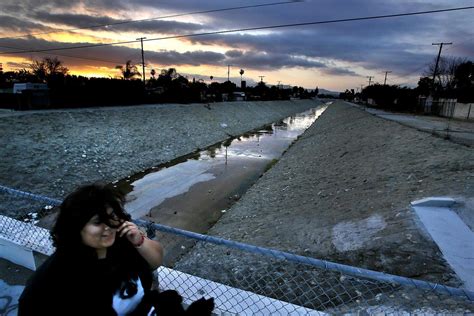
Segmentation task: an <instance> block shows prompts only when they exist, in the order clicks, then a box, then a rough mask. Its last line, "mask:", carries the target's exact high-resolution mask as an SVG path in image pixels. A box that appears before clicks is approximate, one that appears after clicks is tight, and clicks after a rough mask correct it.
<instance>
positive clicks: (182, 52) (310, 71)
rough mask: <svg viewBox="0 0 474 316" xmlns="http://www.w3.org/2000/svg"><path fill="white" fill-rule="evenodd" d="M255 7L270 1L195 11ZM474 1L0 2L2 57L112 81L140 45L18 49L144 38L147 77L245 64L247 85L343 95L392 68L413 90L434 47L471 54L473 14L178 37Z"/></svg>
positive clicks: (7, 62) (12, 65) (18, 64)
mask: <svg viewBox="0 0 474 316" xmlns="http://www.w3.org/2000/svg"><path fill="white" fill-rule="evenodd" d="M260 4H271V5H268V6H260V7H253V8H241V9H236V10H225V11H222V10H221V11H215V12H207V13H202V11H214V10H219V9H226V8H233V7H240V6H255V5H260ZM473 5H474V1H473V0H431V1H422V0H418V1H407V0H385V1H380V0H348V1H334V0H305V1H288V2H285V1H278V0H277V1H275V2H273V1H272V0H267V1H255V0H254V1H251V0H239V1H219V0H188V1H184V0H164V1H155V0H135V1H130V0H97V1H92V0H76V1H68V0H2V1H1V3H0V52H1V54H0V63H2V64H3V68H4V70H12V69H19V68H27V67H28V64H29V63H31V61H32V60H34V59H39V58H42V57H45V56H57V57H59V58H60V59H61V60H62V61H63V62H64V64H65V65H66V66H67V67H68V68H69V69H70V72H71V73H72V74H81V75H87V76H106V77H109V76H110V77H115V76H116V75H118V70H117V69H115V66H116V65H118V64H124V63H125V61H126V60H132V61H133V62H134V63H137V64H138V63H140V62H141V50H140V43H139V42H138V41H137V42H132V43H128V44H117V45H108V46H101V47H89V48H80V49H68V50H54V51H49V52H48V51H45V52H41V53H38V52H27V53H18V51H22V50H23V51H24V50H26V51H31V50H47V49H52V48H72V47H75V46H83V45H90V44H96V43H116V42H129V41H134V40H136V39H137V38H139V37H146V38H147V39H148V41H147V40H146V41H144V49H145V61H146V65H147V70H146V73H147V76H148V74H149V71H150V70H151V69H155V70H157V72H159V71H160V70H161V69H164V68H169V67H174V68H176V69H177V70H178V72H179V73H181V74H183V75H186V76H188V78H189V79H192V78H196V79H198V78H202V79H204V80H205V81H209V76H211V75H212V76H213V77H214V80H218V81H225V80H227V71H228V69H230V78H231V80H232V81H234V82H236V83H239V82H240V75H239V70H240V69H244V70H245V73H244V75H243V79H244V80H247V82H248V83H249V84H252V83H254V82H256V81H259V80H260V77H259V76H265V77H264V78H263V80H264V81H265V82H267V83H268V84H278V83H279V82H280V84H283V85H298V86H303V87H306V88H314V87H316V86H319V87H320V88H325V89H329V90H333V91H341V90H344V89H347V88H353V89H355V88H357V87H359V88H360V86H361V85H367V83H368V81H367V80H368V79H367V76H373V78H372V79H371V80H372V82H379V83H383V81H384V76H385V71H391V73H389V74H388V77H387V83H389V84H400V85H409V86H414V85H416V82H417V81H418V78H419V77H420V75H422V74H423V72H424V71H426V70H427V65H428V64H429V63H430V62H433V60H434V59H435V58H436V55H437V53H438V49H439V47H438V46H434V45H432V43H437V42H452V43H453V45H449V46H445V47H443V55H444V56H454V57H461V58H467V59H471V60H472V59H474V19H473V18H472V16H474V10H472V9H470V10H463V11H452V12H443V13H434V14H427V15H415V16H405V17H395V18H386V19H376V20H362V21H351V22H341V23H329V24H315V25H306V26H296V27H281V28H270V29H261V30H253V31H237V32H228V33H218V34H212V35H203V36H191V37H177V36H181V35H189V34H197V33H209V32H218V31H227V30H239V29H245V28H257V27H264V26H275V25H285V24H295V23H306V22H318V21H328V20H338V19H351V18H359V17H368V16H377V15H391V14H399V13H408V12H417V11H429V10H439V9H448V8H456V7H468V6H473ZM196 12H201V13H196ZM187 13H193V14H187ZM131 20H135V22H132V23H130V21H131ZM136 20H142V21H140V22H138V21H136ZM143 20H144V21H143ZM104 25H107V26H104ZM94 26H95V27H94ZM99 26H101V27H99ZM25 35H26V36H25ZM170 37H171V38H170ZM173 37H175V38H173ZM228 65H231V66H230V67H228Z"/></svg>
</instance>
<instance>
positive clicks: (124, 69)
mask: <svg viewBox="0 0 474 316" xmlns="http://www.w3.org/2000/svg"><path fill="white" fill-rule="evenodd" d="M115 69H120V72H121V73H122V78H123V79H125V80H130V79H133V78H134V77H137V76H141V74H140V72H138V68H137V66H135V65H132V61H131V60H127V62H126V63H125V66H123V65H117V66H115Z"/></svg>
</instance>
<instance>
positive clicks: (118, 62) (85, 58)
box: [0, 45, 128, 65]
mask: <svg viewBox="0 0 474 316" xmlns="http://www.w3.org/2000/svg"><path fill="white" fill-rule="evenodd" d="M0 47H2V48H13V49H19V48H18V47H12V46H5V45H0ZM38 53H39V54H47V53H43V52H38ZM48 55H54V56H62V57H69V58H76V59H83V60H89V61H100V62H105V63H110V64H115V65H116V64H122V63H123V61H112V60H105V59H100V58H90V57H79V56H72V55H66V54H58V53H54V54H48ZM127 58H128V57H127Z"/></svg>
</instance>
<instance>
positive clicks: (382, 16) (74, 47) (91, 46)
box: [0, 6, 474, 54]
mask: <svg viewBox="0 0 474 316" xmlns="http://www.w3.org/2000/svg"><path fill="white" fill-rule="evenodd" d="M469 9H474V6H471V7H459V8H450V9H440V10H430V11H417V12H407V13H398V14H387V15H376V16H367V17H358V18H349V19H336V20H326V21H315V22H304V23H292V24H278V25H270V26H258V27H248V28H241V29H232V30H223V31H212V32H204V33H193V34H184V35H173V36H166V37H157V38H150V39H146V40H144V41H146V42H151V41H159V40H167V39H175V38H185V37H197V36H204V35H217V34H226V33H235V32H245V31H256V30H265V29H275V28H285V27H295V26H307V25H318V24H330V23H341V22H353V21H363V20H376V19H385V18H395V17H403V16H414V15H423V14H433V13H441V12H450V11H460V10H469ZM136 42H137V40H132V41H121V42H112V43H100V44H88V45H80V46H69V47H58V48H49V49H36V50H25V51H13V52H0V54H24V53H38V52H46V51H56V50H69V49H79V48H94V47H103V46H113V45H123V44H131V43H136Z"/></svg>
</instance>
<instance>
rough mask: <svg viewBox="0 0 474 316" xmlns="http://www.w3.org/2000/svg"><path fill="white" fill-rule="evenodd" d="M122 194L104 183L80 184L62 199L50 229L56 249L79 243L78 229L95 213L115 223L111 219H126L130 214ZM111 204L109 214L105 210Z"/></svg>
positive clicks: (102, 218)
mask: <svg viewBox="0 0 474 316" xmlns="http://www.w3.org/2000/svg"><path fill="white" fill-rule="evenodd" d="M123 201H124V196H123V195H122V194H121V193H119V192H118V191H117V190H115V189H113V188H111V187H108V186H106V185H103V184H90V185H85V186H82V187H79V188H78V189H76V190H75V191H74V192H72V193H71V194H69V195H68V196H67V197H66V198H65V199H64V201H63V202H62V204H61V206H60V210H59V214H58V218H57V220H56V223H55V225H54V227H53V229H52V230H51V237H52V239H53V245H54V246H55V247H56V248H57V249H64V248H69V247H78V246H81V245H82V239H81V233H80V232H81V230H82V229H83V228H84V226H85V225H86V224H87V222H88V221H89V220H90V219H91V218H92V217H93V216H95V215H98V216H99V219H100V220H101V222H103V223H105V224H107V225H108V226H110V227H114V224H113V223H114V222H115V223H116V222H117V220H118V221H119V222H123V221H129V220H130V219H131V216H130V215H129V214H128V213H127V212H126V211H125V210H124V208H123V206H122V204H123ZM108 207H111V208H112V210H113V212H112V214H107V208H108Z"/></svg>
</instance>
